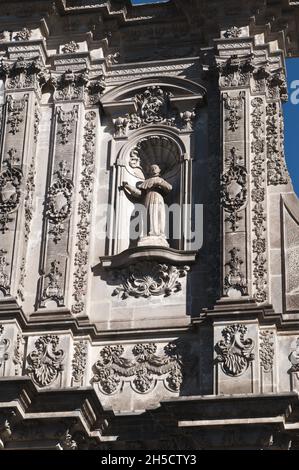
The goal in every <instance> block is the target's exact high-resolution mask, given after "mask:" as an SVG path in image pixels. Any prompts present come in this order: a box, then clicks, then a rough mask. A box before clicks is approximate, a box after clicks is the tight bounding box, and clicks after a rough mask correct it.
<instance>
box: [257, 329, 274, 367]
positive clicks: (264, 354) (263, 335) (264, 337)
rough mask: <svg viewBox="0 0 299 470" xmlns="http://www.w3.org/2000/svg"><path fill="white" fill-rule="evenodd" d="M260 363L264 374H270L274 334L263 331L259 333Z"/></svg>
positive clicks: (272, 360)
mask: <svg viewBox="0 0 299 470" xmlns="http://www.w3.org/2000/svg"><path fill="white" fill-rule="evenodd" d="M260 361H261V367H262V369H263V371H264V372H266V373H267V372H271V371H272V369H273V362H274V332H273V331H269V330H263V331H261V332H260Z"/></svg>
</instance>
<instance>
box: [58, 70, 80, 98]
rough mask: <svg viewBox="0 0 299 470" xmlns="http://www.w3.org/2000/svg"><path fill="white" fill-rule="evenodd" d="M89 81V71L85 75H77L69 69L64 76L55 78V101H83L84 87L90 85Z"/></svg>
mask: <svg viewBox="0 0 299 470" xmlns="http://www.w3.org/2000/svg"><path fill="white" fill-rule="evenodd" d="M88 81H89V78H88V71H87V70H86V71H85V72H83V73H75V72H73V71H72V70H71V69H68V70H66V71H65V72H64V73H63V74H62V75H59V76H53V77H52V83H53V85H54V86H55V94H54V98H55V100H56V101H67V100H83V98H84V87H85V86H86V85H87V84H88Z"/></svg>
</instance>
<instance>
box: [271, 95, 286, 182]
mask: <svg viewBox="0 0 299 470" xmlns="http://www.w3.org/2000/svg"><path fill="white" fill-rule="evenodd" d="M266 113H267V119H266V128H267V176H268V184H269V185H278V184H287V182H288V178H287V169H286V165H285V160H284V128H283V117H282V112H281V109H280V104H279V103H270V104H268V106H267V110H266ZM277 115H278V118H277Z"/></svg>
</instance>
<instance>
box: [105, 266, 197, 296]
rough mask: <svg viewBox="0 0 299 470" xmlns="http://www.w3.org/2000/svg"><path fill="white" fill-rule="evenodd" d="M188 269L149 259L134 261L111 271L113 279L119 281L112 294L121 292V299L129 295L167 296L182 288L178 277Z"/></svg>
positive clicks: (187, 267)
mask: <svg viewBox="0 0 299 470" xmlns="http://www.w3.org/2000/svg"><path fill="white" fill-rule="evenodd" d="M189 270H190V268H189V266H179V267H177V266H171V265H167V264H158V263H156V262H151V261H147V262H140V263H136V264H134V265H130V266H128V267H126V268H123V269H120V270H118V271H115V272H114V273H113V276H114V279H115V280H116V281H117V282H120V283H121V285H120V286H119V287H117V288H116V289H115V290H114V292H113V295H119V294H122V299H127V298H128V297H130V296H132V297H135V298H140V297H144V298H148V297H151V296H160V295H164V296H165V297H167V296H169V295H171V294H173V293H176V292H180V291H181V290H182V285H181V283H180V281H179V278H182V277H185V276H186V275H187V272H188V271H189Z"/></svg>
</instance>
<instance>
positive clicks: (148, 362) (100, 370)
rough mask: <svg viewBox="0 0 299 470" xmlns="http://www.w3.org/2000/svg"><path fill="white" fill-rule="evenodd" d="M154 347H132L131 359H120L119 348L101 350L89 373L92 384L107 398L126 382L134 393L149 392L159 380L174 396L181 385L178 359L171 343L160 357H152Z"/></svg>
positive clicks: (155, 349)
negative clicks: (160, 378) (94, 383)
mask: <svg viewBox="0 0 299 470" xmlns="http://www.w3.org/2000/svg"><path fill="white" fill-rule="evenodd" d="M156 351H157V346H156V345H155V344H153V343H149V344H136V345H135V346H134V347H133V349H132V354H133V356H134V359H133V360H131V359H126V358H124V357H122V355H123V353H124V348H123V346H121V345H116V346H105V347H104V348H103V349H102V351H101V353H100V355H101V359H99V360H98V361H97V362H96V363H95V365H94V367H93V369H94V372H95V374H94V377H93V382H96V383H98V384H99V388H100V390H101V391H102V392H103V393H106V394H108V395H110V394H112V393H116V392H117V391H120V389H121V388H122V386H123V385H124V382H126V381H128V382H129V383H130V385H131V387H132V389H133V390H134V391H135V392H137V393H148V392H150V391H152V390H153V389H154V388H155V386H156V384H157V381H158V379H159V377H163V383H164V386H165V387H166V388H167V389H168V390H170V391H172V392H178V391H179V390H180V386H181V384H182V381H183V374H182V362H181V357H180V355H179V353H178V351H177V347H176V345H175V344H174V343H169V344H168V345H167V346H166V347H165V348H164V355H163V356H157V355H156Z"/></svg>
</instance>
